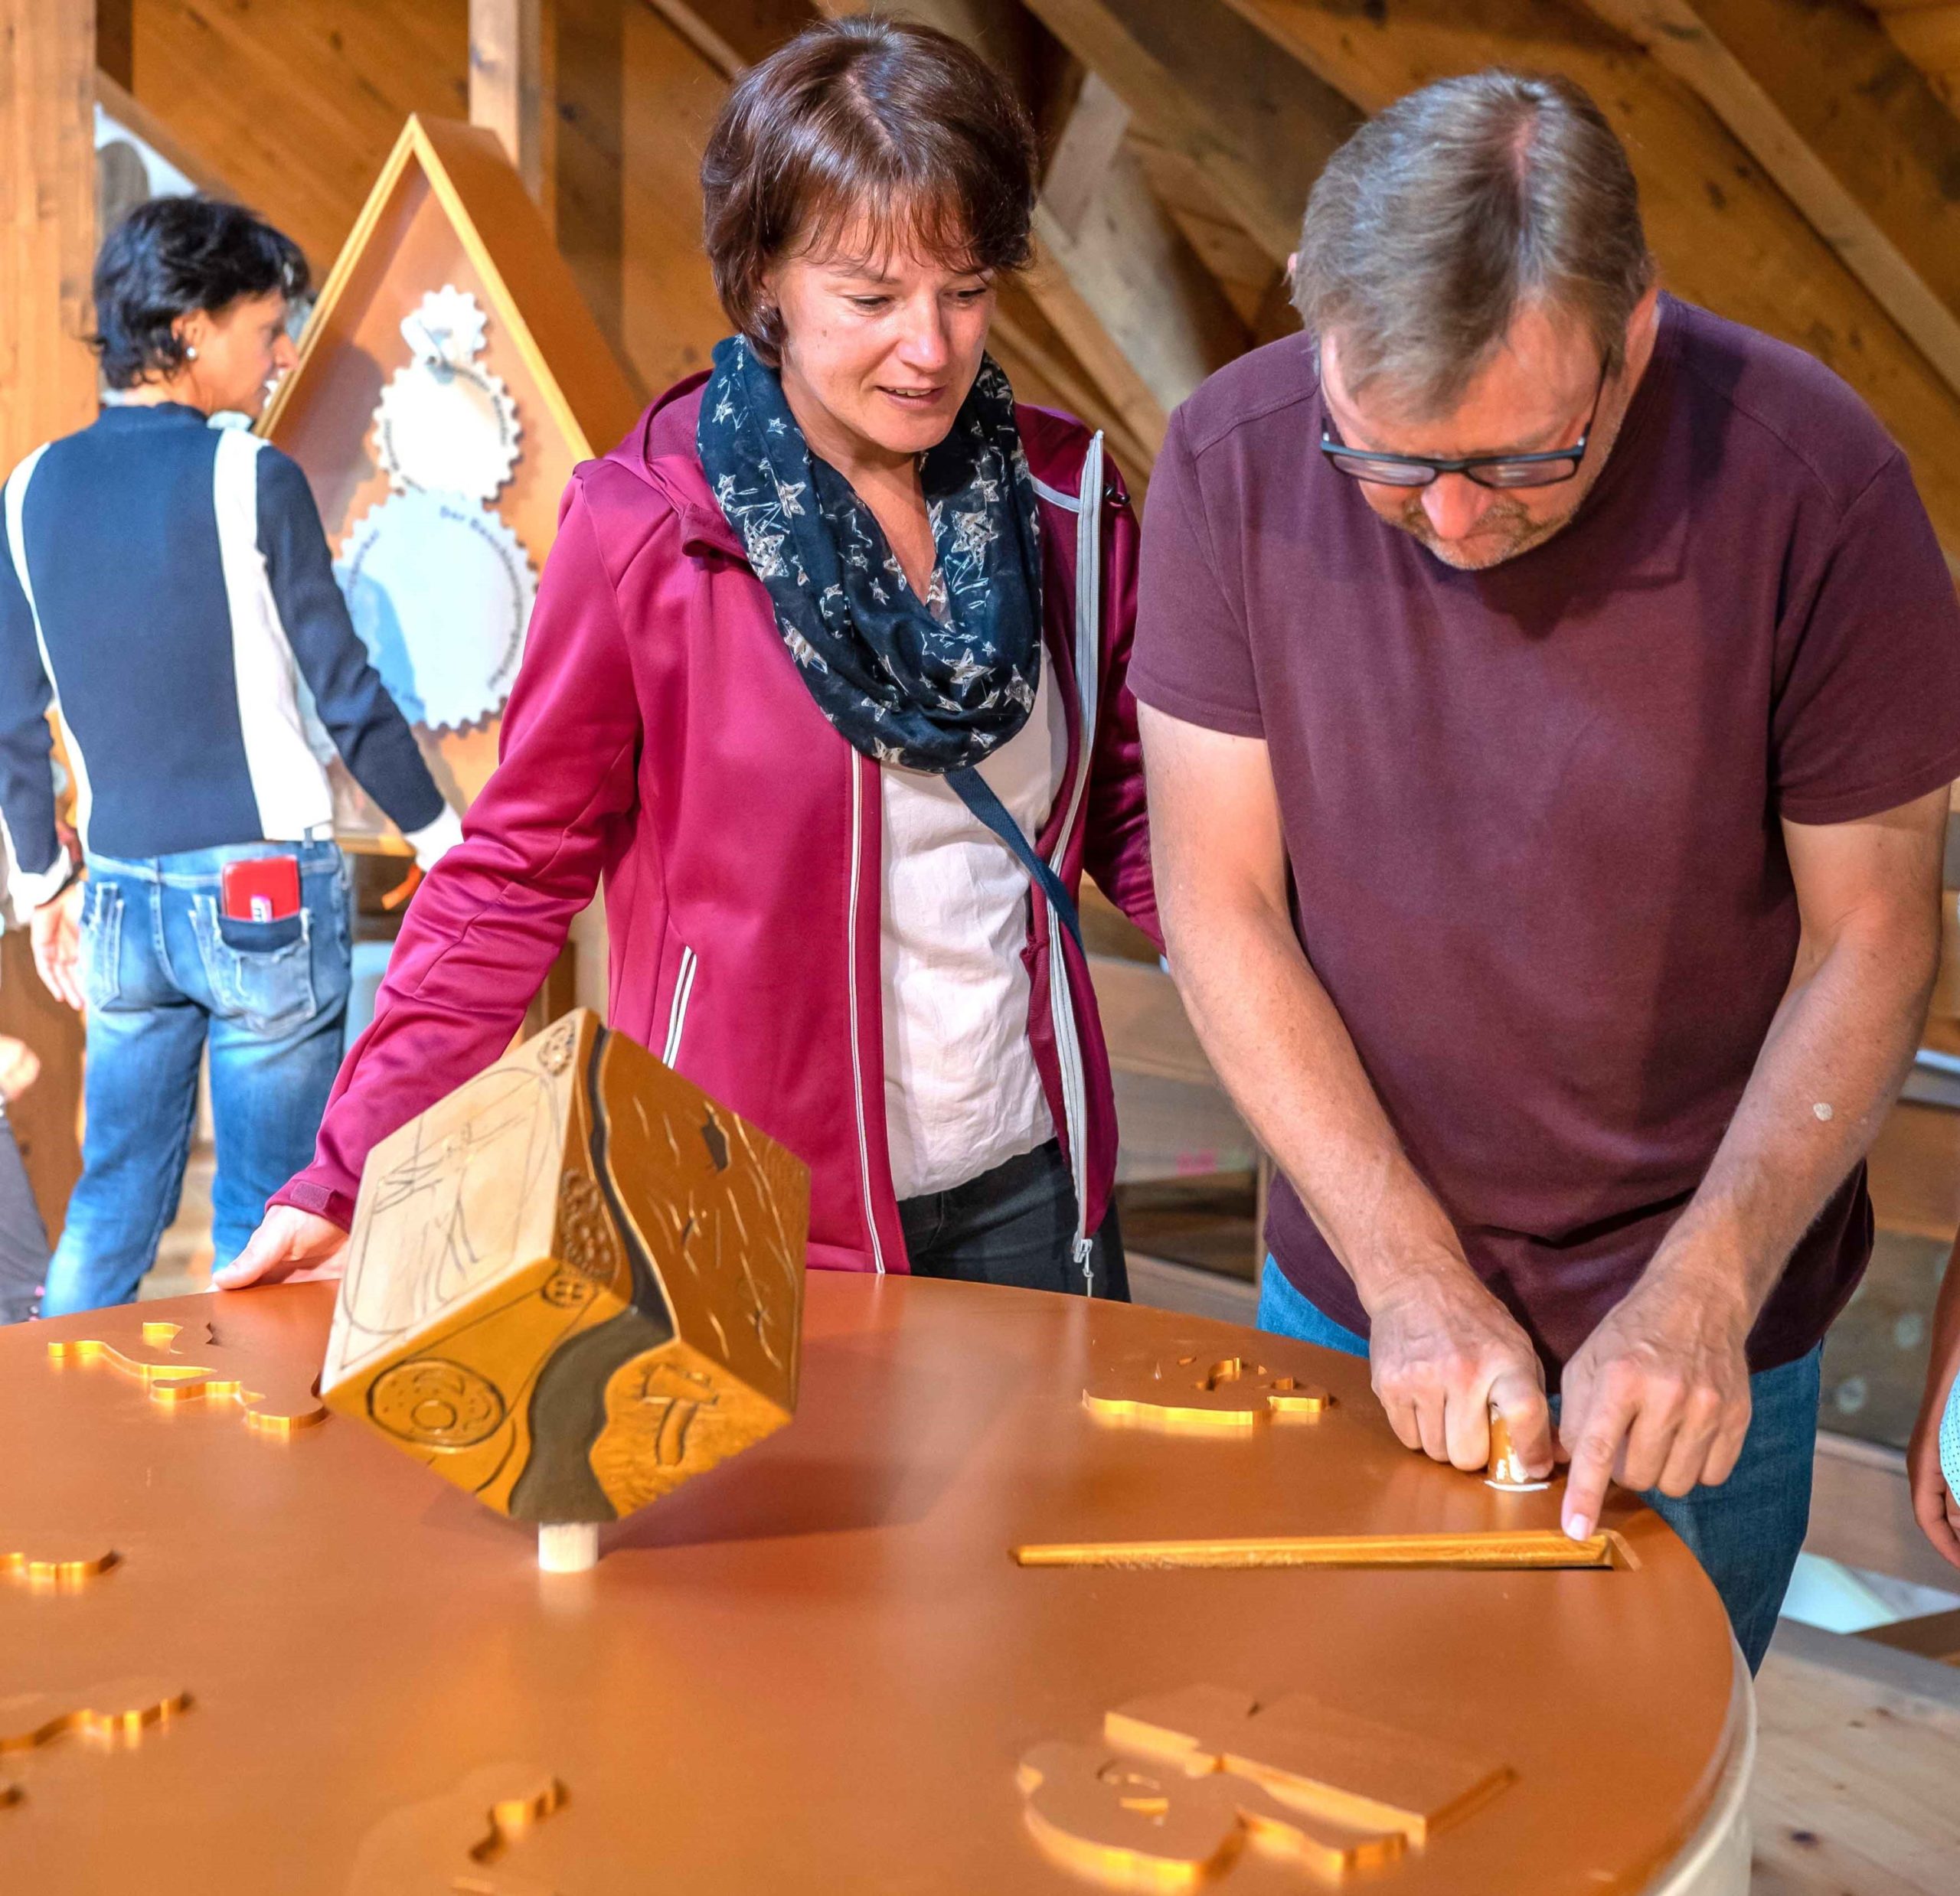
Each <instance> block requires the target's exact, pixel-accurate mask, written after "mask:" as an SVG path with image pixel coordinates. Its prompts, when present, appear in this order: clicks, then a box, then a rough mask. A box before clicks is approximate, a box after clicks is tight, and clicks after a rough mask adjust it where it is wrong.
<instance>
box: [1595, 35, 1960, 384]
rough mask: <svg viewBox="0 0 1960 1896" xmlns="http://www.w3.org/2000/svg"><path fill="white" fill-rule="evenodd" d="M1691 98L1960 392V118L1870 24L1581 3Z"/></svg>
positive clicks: (1890, 42) (1897, 50) (1896, 48)
mask: <svg viewBox="0 0 1960 1896" xmlns="http://www.w3.org/2000/svg"><path fill="white" fill-rule="evenodd" d="M1586 5H1589V7H1590V8H1591V9H1592V10H1593V12H1595V13H1596V14H1597V15H1599V17H1600V18H1602V19H1603V20H1605V21H1607V22H1608V23H1609V24H1610V25H1612V26H1615V27H1617V28H1619V30H1620V31H1622V32H1623V33H1625V34H1626V35H1627V37H1628V38H1629V39H1631V40H1632V41H1634V42H1635V44H1636V45H1638V46H1640V47H1644V48H1645V50H1646V51H1647V52H1648V53H1649V54H1651V56H1652V57H1653V58H1654V59H1655V60H1656V61H1657V62H1658V64H1660V65H1661V66H1664V67H1666V68H1667V70H1668V71H1669V72H1671V73H1673V74H1674V77H1676V78H1677V79H1678V80H1681V82H1682V83H1684V85H1686V86H1689V87H1690V88H1691V90H1693V91H1694V92H1695V93H1697V94H1698V95H1699V96H1700V97H1701V98H1702V99H1703V100H1704V101H1705V102H1706V103H1707V106H1708V107H1709V109H1710V110H1711V111H1712V112H1713V113H1714V114H1715V116H1717V118H1719V119H1720V120H1721V121H1722V122H1723V124H1724V125H1725V126H1727V127H1728V128H1729V129H1730V132H1733V134H1734V135H1735V136H1736V141H1737V142H1738V143H1740V145H1742V146H1743V148H1744V149H1745V150H1746V151H1747V152H1749V155H1750V156H1751V157H1753V158H1754V159H1755V160H1756V162H1757V163H1758V164H1759V165H1761V166H1762V168H1763V169H1764V170H1765V171H1767V172H1768V173H1769V175H1770V177H1771V178H1773V179H1774V180H1775V181H1776V183H1777V184H1779V186H1780V187H1781V188H1782V190H1783V191H1784V193H1785V195H1787V196H1788V197H1789V200H1790V201H1791V202H1792V204H1795V206H1796V207H1797V208H1798V210H1801V211H1802V213H1803V214H1804V215H1805V217H1806V218H1808V220H1809V221H1810V224H1811V227H1812V228H1813V229H1814V230H1815V231H1816V232H1817V233H1818V236H1819V237H1821V238H1823V240H1824V242H1825V243H1828V245H1829V246H1831V249H1832V250H1834V251H1835V252H1836V253H1837V256H1838V257H1839V258H1840V259H1841V260H1842V261H1843V263H1844V266H1845V267H1846V268H1847V269H1849V270H1850V271H1851V273H1852V274H1853V275H1854V276H1856V277H1857V279H1858V280H1859V281H1860V282H1862V283H1863V284H1864V286H1865V287H1866V289H1868V290H1870V292H1871V293H1872V295H1873V296H1875V297H1876V298H1877V299H1878V301H1879V302H1880V303H1882V304H1883V305H1884V307H1885V308H1886V312H1887V313H1888V314H1889V315H1890V316H1891V318H1892V319H1893V321H1894V322H1896V323H1897V324H1898V325H1899V327H1900V328H1901V329H1903V330H1904V331H1905V332H1906V334H1907V335H1909V337H1911V338H1912V339H1913V341H1914V342H1915V343H1916V344H1917V345H1918V347H1919V349H1920V351H1921V352H1922V354H1924V355H1925V356H1926V359H1927V360H1928V361H1930V362H1931V363H1932V364H1933V366H1934V367H1935V368H1936V369H1938V370H1939V373H1940V374H1941V375H1942V377H1944V378H1945V381H1946V383H1947V385H1948V387H1950V388H1952V389H1955V390H1960V315H1956V314H1955V312H1956V311H1960V207H1956V206H1955V204H1954V202H1953V200H1952V197H1951V195H1950V192H1951V189H1952V183H1953V181H1955V180H1956V179H1960V120H1956V119H1955V118H1954V116H1953V115H1952V113H1951V112H1949V110H1948V109H1946V107H1945V106H1944V105H1943V104H1942V103H1941V102H1940V101H1939V99H1938V98H1936V97H1935V96H1934V94H1933V92H1932V87H1931V86H1929V84H1928V83H1927V82H1926V79H1925V77H1923V76H1922V74H1921V73H1919V71H1918V70H1916V68H1915V67H1913V64H1912V63H1911V62H1910V60H1908V59H1907V58H1906V56H1905V54H1903V53H1902V52H1901V51H1900V50H1899V49H1898V47H1896V46H1895V45H1894V44H1893V42H1892V41H1891V40H1890V38H1887V36H1886V32H1885V31H1884V29H1883V28H1882V27H1881V26H1880V25H1879V24H1877V21H1874V20H1873V18H1871V16H1870V15H1869V14H1867V13H1865V12H1864V11H1862V10H1861V9H1854V8H1852V7H1851V6H1850V5H1824V6H1819V5H1815V4H1812V3H1811V0H1696V4H1695V5H1690V4H1689V0H1586Z"/></svg>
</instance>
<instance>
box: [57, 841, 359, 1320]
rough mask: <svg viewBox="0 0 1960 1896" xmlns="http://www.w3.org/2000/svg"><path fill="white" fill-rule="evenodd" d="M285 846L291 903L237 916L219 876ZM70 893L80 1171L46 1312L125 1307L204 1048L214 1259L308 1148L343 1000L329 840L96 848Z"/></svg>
mask: <svg viewBox="0 0 1960 1896" xmlns="http://www.w3.org/2000/svg"><path fill="white" fill-rule="evenodd" d="M286 854H292V855H296V856H297V857H299V870H300V896H301V906H300V910H299V913H298V914H297V915H289V916H287V917H286V918H285V919H283V920H281V921H278V922H239V921H234V920H233V919H231V918H230V917H229V916H227V915H224V914H222V913H221V912H220V905H219V899H218V884H219V878H220V876H221V873H222V872H223V870H224V865H225V864H226V863H227V862H230V861H234V860H237V859H238V858H240V857H256V856H275V855H286ZM88 867H89V879H88V884H87V890H86V893H85V894H84V896H83V904H82V968H83V989H84V990H85V991H86V993H87V996H88V1003H89V1018H88V1053H87V1059H88V1065H87V1073H86V1076H85V1078H84V1080H83V1096H84V1100H85V1103H86V1110H87V1125H86V1127H85V1129H84V1131H83V1137H82V1176H81V1178H80V1181H79V1183H77V1185H76V1186H75V1189H74V1193H73V1196H72V1197H71V1198H70V1199H69V1201H68V1221H67V1225H66V1227H65V1228H64V1230H63V1232H62V1233H61V1242H60V1244H59V1245H57V1246H56V1248H55V1252H54V1261H52V1263H51V1265H49V1267H48V1272H47V1296H46V1297H44V1299H43V1300H42V1304H41V1312H42V1314H43V1315H44V1316H47V1317H59V1316H62V1315H64V1314H66V1313H67V1312H69V1311H70V1310H95V1309H97V1308H99V1307H100V1306H102V1305H103V1304H125V1303H127V1302H128V1301H129V1299H130V1298H131V1297H134V1296H135V1295H136V1286H137V1285H138V1284H140V1283H141V1282H142V1279H143V1274H144V1273H145V1271H148V1270H149V1268H150V1266H151V1265H152V1263H154V1262H155V1259H156V1248H157V1244H158V1240H159V1239H160V1238H162V1235H163V1234H164V1232H165V1229H166V1227H168V1225H169V1223H170V1221H171V1220H172V1219H173V1218H174V1217H175V1216H176V1215H177V1199H178V1193H179V1192H180V1191H181V1189H182V1188H183V1183H184V1164H185V1159H186V1158H187V1157H188V1155H189V1152H190V1147H191V1134H192V1131H194V1122H195V1120H196V1117H197V1106H198V1059H199V1056H201V1054H202V1053H203V1052H204V1049H205V1046H206V1044H207V1043H208V1044H209V1046H210V1049H211V1119H212V1124H213V1130H214V1133H215V1134H216V1138H217V1176H216V1178H215V1179H214V1181H213V1183H212V1187H211V1210H212V1226H213V1229H212V1238H213V1242H214V1246H215V1248H216V1251H217V1264H218V1265H225V1264H227V1263H229V1262H230V1260H231V1259H232V1258H234V1257H236V1256H237V1254H238V1253H239V1251H241V1250H242V1249H243V1248H244V1245H245V1241H246V1239H247V1238H249V1237H250V1235H252V1232H253V1227H254V1226H255V1225H256V1224H257V1223H258V1222H259V1219H260V1216H262V1215H263V1212H264V1210H265V1206H266V1199H268V1198H270V1196H272V1194H273V1193H274V1192H276V1191H277V1190H278V1189H279V1187H280V1186H282V1185H283V1184H284V1183H286V1180H288V1179H289V1178H290V1177H291V1176H292V1174H293V1173H295V1172H296V1171H298V1170H299V1169H300V1168H301V1167H302V1166H304V1165H305V1163H307V1161H308V1160H309V1159H310V1158H311V1157H312V1154H313V1141H314V1139H315V1136H316V1135H317V1134H318V1133H319V1129H320V1116H321V1114H322V1113H323V1112H324V1111H325V1110H326V1104H327V1095H328V1092H329V1091H330V1090H331V1089H332V1085H333V1082H334V1075H335V1072H337V1071H338V1069H339V1066H340V1058H341V1020H342V1017H343V1016H344V1015H345V1013H346V1010H347V989H348V957H349V948H348V882H347V872H346V866H345V863H344V862H343V861H342V860H341V853H340V850H339V849H338V847H336V846H335V844H332V843H304V844H276V843H253V844H240V845H239V846H237V847H234V848H229V849H214V850H194V851H189V852H186V853H184V854H182V855H177V856H165V857H156V858H154V859H152V860H149V861H145V862H123V861H119V860H116V859H114V858H113V857H101V856H92V857H90V859H89V866H88Z"/></svg>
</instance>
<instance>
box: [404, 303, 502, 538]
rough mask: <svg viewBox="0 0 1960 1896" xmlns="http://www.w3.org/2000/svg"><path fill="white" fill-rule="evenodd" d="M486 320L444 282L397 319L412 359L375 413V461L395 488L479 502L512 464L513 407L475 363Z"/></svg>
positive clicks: (499, 484) (491, 495)
mask: <svg viewBox="0 0 1960 1896" xmlns="http://www.w3.org/2000/svg"><path fill="white" fill-rule="evenodd" d="M484 333H485V318H484V315H483V312H482V308H480V307H479V305H478V303H477V301H476V299H475V297H473V296H472V295H469V292H467V291H465V290H459V289H456V288H454V287H453V286H449V285H445V286H443V288H442V289H438V290H431V291H430V292H429V294H428V295H426V296H424V297H423V299H422V301H421V302H420V303H419V304H417V306H416V307H415V308H414V309H413V310H412V311H411V312H410V313H409V314H408V315H407V316H405V317H404V318H403V319H402V324H401V334H402V340H403V342H405V343H406V344H407V345H408V349H409V354H410V357H411V358H412V359H411V360H410V362H409V363H408V364H407V366H406V367H402V368H399V369H397V370H396V371H395V372H394V374H393V375H391V376H390V377H389V378H388V383H387V387H385V388H384V389H383V390H382V391H381V406H379V407H377V409H376V410H375V411H374V458H375V459H376V460H377V461H378V462H380V463H381V466H382V467H383V468H384V469H385V470H386V471H387V476H388V482H389V485H390V486H391V487H393V488H395V489H396V490H397V491H407V490H409V489H411V488H429V489H432V490H434V489H439V490H441V491H445V492H448V493H453V494H469V495H470V496H472V498H475V499H476V500H479V501H483V502H485V504H488V502H489V501H493V500H495V498H496V496H497V492H498V489H499V488H501V487H502V486H503V485H504V483H505V481H508V479H509V478H511V471H512V469H513V468H515V467H516V465H517V461H518V439H519V435H520V433H521V429H520V427H519V424H518V405H517V403H516V402H515V401H514V400H512V399H511V393H510V390H508V389H507V388H506V387H505V386H504V383H503V381H502V380H501V377H498V376H495V375H493V374H491V372H490V371H489V370H488V368H487V367H485V366H484V364H482V363H481V362H479V361H477V360H476V357H478V355H479V354H480V353H481V352H482V348H483V341H484Z"/></svg>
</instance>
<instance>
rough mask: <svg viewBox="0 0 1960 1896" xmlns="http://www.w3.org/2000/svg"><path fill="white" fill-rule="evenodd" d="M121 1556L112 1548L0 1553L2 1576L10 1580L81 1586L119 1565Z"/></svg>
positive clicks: (37, 1585)
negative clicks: (86, 1551) (82, 1551)
mask: <svg viewBox="0 0 1960 1896" xmlns="http://www.w3.org/2000/svg"><path fill="white" fill-rule="evenodd" d="M122 1559H123V1556H122V1555H120V1554H119V1553H117V1552H116V1550H115V1549H114V1548H107V1549H106V1550H105V1551H104V1552H101V1553H99V1554H69V1553H60V1554H57V1553H52V1552H41V1551H38V1550H33V1549H28V1550H16V1551H15V1552H12V1553H0V1580H11V1581H14V1582H15V1584H17V1585H19V1586H23V1587H35V1588H68V1587H79V1586H80V1585H82V1584H83V1583H84V1582H85V1581H90V1580H93V1579H94V1578H96V1576H97V1575H101V1574H106V1573H107V1572H108V1571H109V1569H110V1568H112V1567H116V1566H119V1565H121V1563H122Z"/></svg>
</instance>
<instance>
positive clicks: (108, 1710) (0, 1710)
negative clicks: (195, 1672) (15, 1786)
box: [0, 1679, 191, 1756]
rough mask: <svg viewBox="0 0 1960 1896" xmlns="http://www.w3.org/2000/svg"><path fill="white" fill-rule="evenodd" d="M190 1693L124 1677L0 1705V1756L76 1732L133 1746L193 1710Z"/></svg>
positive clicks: (96, 1739)
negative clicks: (112, 1681) (149, 1733)
mask: <svg viewBox="0 0 1960 1896" xmlns="http://www.w3.org/2000/svg"><path fill="white" fill-rule="evenodd" d="M190 1705H191V1695H190V1694H189V1693H188V1692H185V1691H183V1690H181V1689H175V1688H172V1687H170V1686H162V1685H160V1684H158V1682H157V1681H155V1679H135V1680H123V1681H121V1682H118V1683H116V1684H114V1685H109V1686H93V1687H91V1688H90V1689H88V1690H87V1691H86V1692H73V1693H64V1694H56V1693H53V1692H41V1693H36V1694H34V1695H31V1696H29V1697H28V1698H24V1699H9V1700H8V1701H7V1702H5V1704H4V1705H0V1756H4V1755H5V1754H6V1753H8V1752H9V1751H36V1750H38V1749H39V1748H41V1746H42V1745H44V1744H53V1743H54V1741H56V1740H57V1738H65V1737H67V1735H68V1734H70V1733H71V1732H72V1733H73V1734H75V1735H76V1736H77V1737H78V1738H88V1739H91V1740H93V1741H94V1742H95V1743H96V1744H135V1743H136V1741H138V1740H139V1738H142V1737H143V1736H144V1735H145V1733H147V1732H149V1731H151V1730H152V1729H153V1728H155V1727H158V1726H160V1725H168V1723H169V1722H170V1721H171V1720H172V1718H177V1717H178V1716H179V1715H181V1714H182V1713H183V1712H186V1711H188V1709H189V1708H190Z"/></svg>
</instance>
